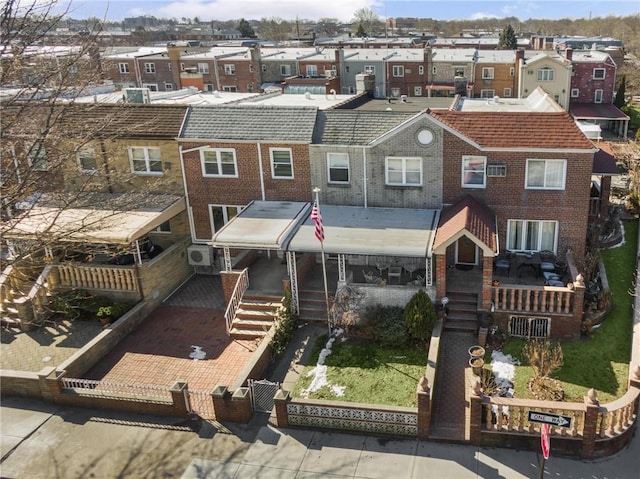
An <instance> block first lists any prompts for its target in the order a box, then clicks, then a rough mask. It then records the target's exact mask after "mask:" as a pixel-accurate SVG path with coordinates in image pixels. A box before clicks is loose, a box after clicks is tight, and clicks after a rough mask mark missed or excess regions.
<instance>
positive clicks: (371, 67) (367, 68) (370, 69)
mask: <svg viewBox="0 0 640 479" xmlns="http://www.w3.org/2000/svg"><path fill="white" fill-rule="evenodd" d="M364 72H365V73H371V74H372V75H375V74H376V67H375V65H365V66H364Z"/></svg>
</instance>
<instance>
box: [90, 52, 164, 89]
mask: <svg viewBox="0 0 640 479" xmlns="http://www.w3.org/2000/svg"><path fill="white" fill-rule="evenodd" d="M163 52H166V48H163V47H132V48H126V47H115V48H109V49H107V50H106V51H105V52H104V53H103V54H102V56H101V68H102V76H103V78H104V79H105V80H111V81H112V82H113V83H114V84H115V85H116V86H117V87H118V88H127V87H138V88H140V87H142V83H143V81H142V72H143V71H144V70H141V66H142V68H143V69H144V64H145V63H148V62H146V61H145V58H146V57H153V56H155V55H157V54H161V53H163ZM145 78H147V76H145ZM150 84H155V82H154V83H152V82H150ZM150 89H153V88H152V87H150Z"/></svg>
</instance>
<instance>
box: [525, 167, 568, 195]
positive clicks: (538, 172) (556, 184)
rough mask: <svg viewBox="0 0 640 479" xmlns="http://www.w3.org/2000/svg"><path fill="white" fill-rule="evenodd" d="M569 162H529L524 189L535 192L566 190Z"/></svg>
mask: <svg viewBox="0 0 640 479" xmlns="http://www.w3.org/2000/svg"><path fill="white" fill-rule="evenodd" d="M566 174H567V160H527V172H526V179H525V184H524V187H525V188H527V189H534V190H564V185H565V180H566Z"/></svg>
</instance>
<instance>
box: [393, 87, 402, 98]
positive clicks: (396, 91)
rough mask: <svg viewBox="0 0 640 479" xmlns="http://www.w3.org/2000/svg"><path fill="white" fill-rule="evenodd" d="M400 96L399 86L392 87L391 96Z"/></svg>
mask: <svg viewBox="0 0 640 479" xmlns="http://www.w3.org/2000/svg"><path fill="white" fill-rule="evenodd" d="M399 96H400V88H392V89H391V97H392V98H398V97H399Z"/></svg>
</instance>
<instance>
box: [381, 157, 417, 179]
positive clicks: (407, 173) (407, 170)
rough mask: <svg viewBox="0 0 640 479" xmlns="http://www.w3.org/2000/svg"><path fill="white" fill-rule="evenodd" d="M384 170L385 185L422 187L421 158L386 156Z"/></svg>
mask: <svg viewBox="0 0 640 479" xmlns="http://www.w3.org/2000/svg"><path fill="white" fill-rule="evenodd" d="M385 170H386V184H387V185H392V186H395V185H398V186H420V185H422V158H412V157H397V156H388V157H387V158H386V168H385Z"/></svg>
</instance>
